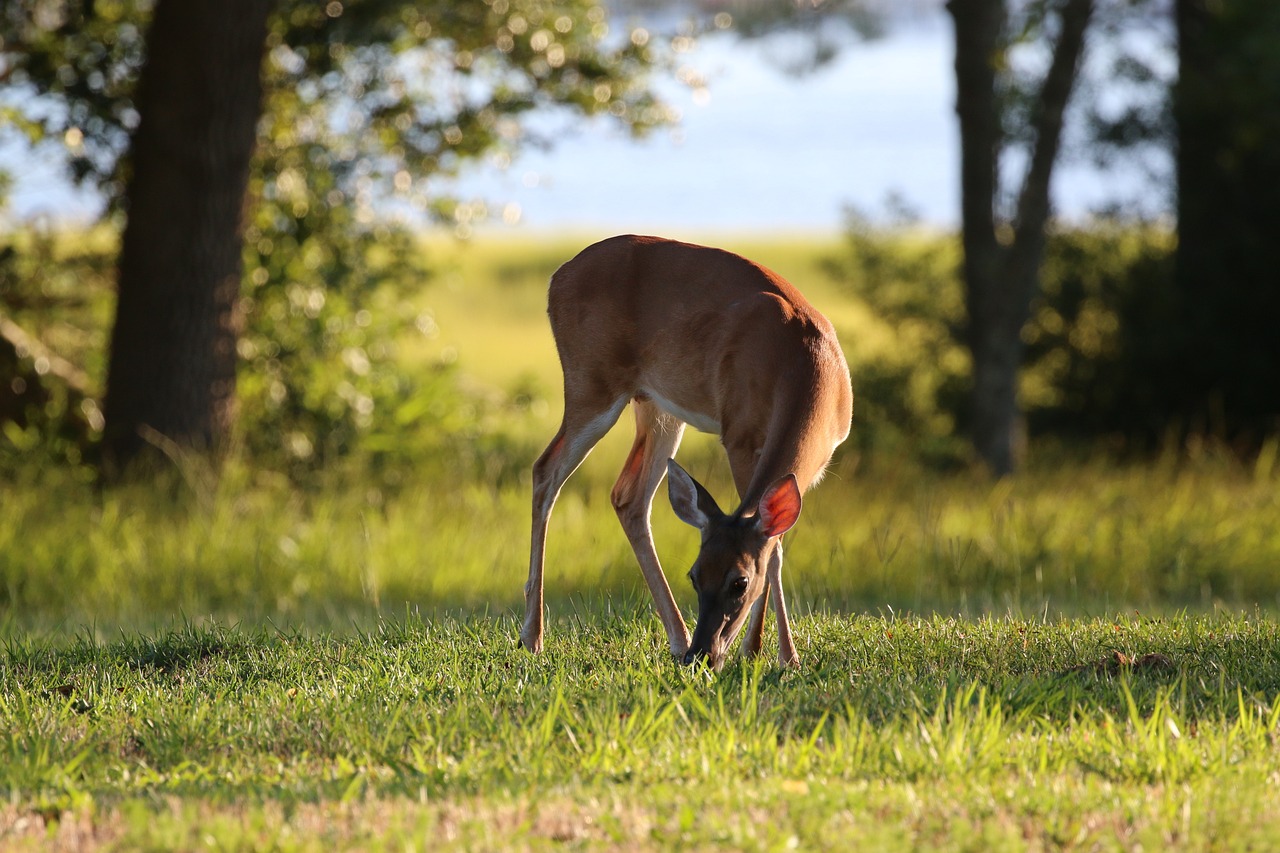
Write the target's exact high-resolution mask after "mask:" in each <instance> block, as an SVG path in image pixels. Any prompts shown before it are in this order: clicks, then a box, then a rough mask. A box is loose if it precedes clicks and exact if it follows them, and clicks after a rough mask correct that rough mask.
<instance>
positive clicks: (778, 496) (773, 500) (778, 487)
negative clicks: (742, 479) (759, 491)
mask: <svg viewBox="0 0 1280 853" xmlns="http://www.w3.org/2000/svg"><path fill="white" fill-rule="evenodd" d="M759 512H760V526H761V527H762V528H763V529H764V533H765V535H766V536H768V537H770V538H772V537H774V536H781V535H782V534H784V533H786V532H787V531H788V530H790V529H791V527H792V525H794V524H795V523H796V521H797V520H798V519H799V518H800V487H799V486H798V485H796V478H795V477H793V476H788V477H785V478H783V479H782V480H780V481H778V482H777V483H776V484H774V485H773V486H772V487H771V488H770V489H769V491H767V492H765V493H764V497H762V498H761V499H760V510H759Z"/></svg>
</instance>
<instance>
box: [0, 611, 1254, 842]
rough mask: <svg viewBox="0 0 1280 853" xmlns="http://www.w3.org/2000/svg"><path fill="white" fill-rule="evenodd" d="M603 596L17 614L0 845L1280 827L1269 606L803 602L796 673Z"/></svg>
mask: <svg viewBox="0 0 1280 853" xmlns="http://www.w3.org/2000/svg"><path fill="white" fill-rule="evenodd" d="M605 611H606V607H605V606H604V605H603V604H598V605H596V606H594V607H589V608H584V609H583V610H580V611H579V612H578V613H577V614H576V615H573V616H568V615H566V616H563V617H561V618H558V619H555V620H553V622H552V623H551V624H550V626H549V628H550V633H549V637H548V647H547V650H546V652H545V653H544V654H543V655H541V656H539V657H533V656H531V655H528V654H527V653H525V652H523V651H521V650H519V649H517V648H515V647H514V643H513V638H514V636H515V632H516V625H515V623H514V621H512V620H510V619H494V618H486V617H465V618H461V619H450V618H444V619H433V620H426V621H422V620H418V619H417V618H408V619H400V620H394V621H390V622H386V623H383V624H380V625H378V626H376V627H374V628H373V629H371V630H369V631H367V632H344V633H342V634H331V633H324V632H314V631H307V630H295V629H286V630H272V629H263V630H258V629H240V628H223V627H213V626H196V625H183V626H180V627H177V628H175V629H171V630H165V631H160V632H156V633H150V634H146V635H139V634H125V635H123V636H120V637H118V638H116V639H114V640H111V641H109V642H98V641H96V640H93V639H90V638H87V637H84V636H81V637H79V638H77V639H68V638H66V637H58V638H55V639H48V638H40V637H32V636H29V635H28V636H23V637H14V638H11V639H10V640H9V642H8V644H7V647H6V648H5V650H4V653H3V656H2V657H0V679H2V683H3V685H4V688H3V691H2V692H0V731H3V732H4V735H3V737H2V738H0V785H3V787H4V790H6V791H7V792H8V797H7V801H6V803H4V804H3V805H0V846H3V847H5V848H18V849H21V848H23V847H27V848H31V849H35V848H39V847H43V846H45V845H48V844H54V845H57V846H63V845H65V846H69V847H70V846H75V847H84V848H90V849H93V848H101V849H174V848H177V849H196V848H201V849H204V848H213V849H228V848H237V849H239V848H246V847H250V848H269V849H335V848H336V849H346V848H351V847H356V848H360V849H434V848H436V847H440V846H454V847H459V848H465V849H476V848H479V849H498V848H515V849H528V848H530V847H534V848H540V847H550V846H558V844H560V843H569V844H571V845H573V846H574V847H604V848H621V849H646V848H669V847H684V848H694V849H707V848H714V847H729V848H735V849H780V848H797V847H798V848H799V849H868V850H872V849H885V848H886V847H890V848H899V849H901V848H909V847H918V848H925V849H943V850H975V849H984V850H986V849H1024V848H1028V847H1029V848H1032V849H1044V848H1067V849H1138V848H1140V847H1141V848H1143V849H1166V848H1168V847H1170V846H1177V847H1178V848H1180V849H1248V848H1249V847H1250V846H1252V848H1253V849H1259V848H1260V847H1261V846H1265V845H1266V844H1268V843H1270V841H1271V839H1272V838H1273V836H1271V835H1270V832H1271V829H1270V828H1269V823H1270V821H1271V819H1272V818H1273V817H1274V814H1275V813H1276V809H1277V808H1278V807H1280V789H1278V788H1277V787H1276V785H1275V784H1274V779H1275V778H1276V774H1277V773H1278V772H1280V753H1278V752H1277V748H1276V746H1275V730H1276V722H1277V717H1278V716H1280V704H1276V703H1275V702H1274V697H1275V695H1276V692H1277V690H1280V629H1278V628H1277V626H1276V624H1275V623H1274V622H1273V621H1272V620H1269V619H1263V618H1259V617H1257V616H1249V617H1243V616H1240V617H1189V616H1175V617H1170V618H1164V619H1148V618H1142V617H1123V616H1122V617H1116V618H1106V619H1102V618H1099V619H1084V620H1050V621H1048V622H1043V621H1040V620H1035V619H1006V618H996V619H989V618H983V619H974V620H957V619H947V618H941V617H937V618H930V619H920V618H901V619H899V618H891V617H890V618H884V617H867V616H845V615H835V614H820V615H812V616H808V617H806V618H803V619H801V620H800V622H799V625H798V634H799V639H800V644H801V647H802V649H803V650H804V652H805V655H806V657H805V664H804V666H803V668H801V669H800V670H798V671H788V672H780V671H779V670H777V669H776V667H775V666H773V665H772V664H769V663H748V662H740V661H735V662H733V663H731V664H730V665H729V666H728V667H726V669H725V670H724V671H723V672H722V673H720V674H719V675H718V676H712V675H710V674H708V673H707V672H705V671H703V670H692V669H685V668H681V667H677V666H676V665H675V664H674V663H673V662H672V660H671V659H670V658H669V657H668V655H667V654H666V653H665V652H664V651H663V650H662V647H663V645H664V644H663V643H662V641H661V636H660V627H659V625H658V623H657V620H656V619H655V618H653V617H652V616H650V615H649V614H648V613H647V612H646V611H644V610H638V611H637V610H633V609H632V608H630V607H623V608H621V609H620V610H618V611H617V612H614V613H607V612H605ZM1125 661H1137V663H1136V664H1133V665H1126V664H1125ZM1225 792H1229V795H1227V794H1226V793H1225Z"/></svg>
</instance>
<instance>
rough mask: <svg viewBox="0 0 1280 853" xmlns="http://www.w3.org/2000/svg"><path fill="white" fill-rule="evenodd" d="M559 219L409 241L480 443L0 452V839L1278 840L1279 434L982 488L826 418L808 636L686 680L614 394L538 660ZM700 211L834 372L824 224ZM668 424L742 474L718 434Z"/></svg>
mask: <svg viewBox="0 0 1280 853" xmlns="http://www.w3.org/2000/svg"><path fill="white" fill-rule="evenodd" d="M585 242H587V240H585V239H583V240H575V239H571V238H563V237H558V238H556V239H555V240H553V241H546V242H542V241H537V240H534V239H533V238H521V239H520V240H515V239H505V240H502V241H496V240H493V239H491V238H489V239H479V240H477V241H475V242H473V243H472V244H470V245H467V246H458V245H455V244H451V243H447V242H444V241H428V242H427V244H426V245H425V251H427V252H428V253H429V256H430V257H432V258H434V259H435V260H434V265H435V267H436V269H437V270H438V274H437V275H436V276H435V277H434V278H432V279H431V280H430V281H427V282H424V284H423V288H422V293H421V300H422V306H423V311H424V312H429V316H430V318H431V323H429V324H425V326H426V327H427V328H429V329H430V332H431V333H430V334H429V335H415V336H412V337H407V338H406V341H405V342H404V344H403V346H402V353H403V357H404V358H405V359H407V360H408V362H410V363H411V364H414V365H421V366H422V367H423V369H425V368H426V367H427V366H429V365H432V364H437V363H442V362H443V363H449V364H454V365H455V367H456V370H457V371H458V373H459V375H460V377H461V378H462V380H463V381H464V382H465V383H466V384H467V385H468V387H469V388H470V390H471V391H472V392H473V393H474V394H475V395H476V397H477V398H478V399H490V400H491V401H492V403H491V404H490V405H487V406H484V407H482V415H483V418H484V430H483V435H482V436H481V438H482V439H483V443H484V447H486V448H488V449H490V450H491V451H492V453H491V457H484V456H476V457H474V458H471V457H468V459H466V460H465V461H463V462H459V461H457V460H436V461H434V462H431V461H428V462H426V463H424V464H422V465H421V466H420V467H415V468H413V469H412V470H405V471H399V472H396V474H397V476H396V477H395V478H394V486H389V485H388V480H387V479H386V478H385V477H383V478H381V479H375V478H373V477H372V476H369V477H368V478H362V475H361V472H360V471H359V469H358V467H357V468H356V469H355V470H353V469H352V466H351V465H350V464H348V465H346V467H344V468H343V469H342V470H340V471H334V472H333V473H332V476H328V477H326V476H320V477H318V478H315V479H313V480H310V481H308V483H307V484H306V485H305V486H300V485H298V484H297V483H293V482H291V481H289V480H288V479H287V478H285V477H283V476H280V475H277V474H272V473H270V472H268V471H266V470H262V469H260V468H255V467H253V466H251V465H249V464H246V463H244V462H243V461H233V462H232V464H231V465H230V466H229V467H228V469H227V470H226V472H225V474H224V475H223V477H222V478H221V480H220V481H217V482H215V481H213V480H211V479H208V478H206V477H204V476H203V475H202V474H201V472H200V471H199V470H198V469H197V468H193V469H190V470H187V471H186V472H185V476H186V482H185V484H184V485H183V486H182V487H180V488H179V487H175V486H174V485H173V484H166V485H164V486H162V487H142V486H134V487H130V488H126V489H119V490H114V491H108V492H105V493H100V492H98V491H97V490H96V489H94V488H93V487H92V485H89V484H86V483H84V482H82V480H81V478H80V477H78V476H77V475H76V473H75V472H74V471H64V470H59V469H41V470H36V469H33V470H31V471H30V472H28V473H27V474H26V475H25V476H18V477H16V478H14V479H12V480H11V481H8V482H0V608H2V609H0V639H2V640H3V643H4V646H3V649H2V650H0V733H3V734H2V735H0V791H3V792H4V793H5V798H4V799H3V800H2V801H0V848H4V849H40V848H44V847H48V846H56V847H59V848H71V849H122V850H123V849H129V850H133V849H195V848H206V847H211V848H235V849H243V848H253V849H259V848H268V849H322V848H328V849H334V848H336V849H347V848H358V849H384V848H387V849H390V848H395V849H435V848H437V847H447V846H452V847H458V848H464V849H508V848H514V849H528V848H545V847H559V846H562V845H569V846H572V847H575V848H605V849H650V848H662V849H665V848H671V847H681V848H694V849H710V848H721V847H723V848H731V849H787V848H798V849H857V848H861V849H885V848H890V849H893V848H899V849H901V848H925V849H944V850H987V849H1026V848H1031V849H1060V848H1066V849H1139V848H1144V849H1153V848H1167V847H1171V846H1173V847H1177V848H1180V849H1261V848H1265V847H1267V846H1269V844H1271V843H1272V842H1271V836H1270V834H1269V825H1268V824H1269V822H1270V819H1271V818H1272V816H1274V815H1275V814H1276V813H1277V808H1280V794H1278V793H1277V791H1280V787H1277V785H1276V780H1277V779H1280V753H1278V752H1277V747H1276V745H1275V737H1276V731H1277V730H1276V726H1277V723H1278V721H1280V701H1277V697H1278V696H1280V625H1278V624H1277V622H1276V620H1275V618H1274V614H1275V611H1276V608H1277V604H1278V603H1280V598H1278V596H1280V571H1278V570H1280V497H1278V495H1280V491H1278V490H1277V484H1278V482H1280V470H1277V467H1276V465H1275V461H1276V448H1275V445H1274V444H1273V445H1269V446H1268V447H1269V450H1264V452H1263V453H1262V454H1261V455H1260V456H1259V457H1257V458H1256V459H1254V460H1251V461H1250V462H1248V463H1242V462H1240V461H1239V460H1237V459H1236V458H1235V457H1233V456H1231V455H1230V454H1227V453H1225V452H1223V451H1222V450H1221V449H1219V448H1217V447H1215V446H1214V445H1213V444H1212V443H1211V442H1210V443H1203V444H1194V445H1189V446H1179V447H1176V448H1170V449H1169V450H1167V451H1166V452H1165V453H1163V454H1160V455H1158V456H1157V457H1156V458H1153V459H1150V460H1147V461H1132V460H1130V461H1117V460H1116V459H1114V458H1112V457H1111V456H1108V455H1107V454H1105V453H1103V452H1100V451H1098V452H1094V451H1081V450H1078V449H1070V448H1062V447H1057V448H1054V447H1034V448H1033V454H1032V458H1031V462H1030V464H1029V466H1028V467H1027V469H1026V470H1025V471H1024V472H1022V473H1021V474H1020V475H1019V476H1018V477H1016V478H1014V479H1012V480H1008V481H1004V482H998V483H997V482H992V481H990V480H988V479H986V478H985V477H983V476H982V475H981V474H979V473H976V472H973V471H969V470H966V469H955V468H951V469H947V470H938V469H934V468H930V467H928V466H925V465H923V464H921V463H920V462H918V461H917V460H915V459H913V458H911V457H910V456H909V455H908V454H900V455H894V454H870V453H867V452H865V451H862V450H859V449H857V447H855V446H854V445H853V443H851V445H850V447H849V448H848V449H846V450H845V451H844V452H843V453H842V454H841V455H839V456H838V458H837V460H836V461H835V464H834V465H833V467H832V471H831V474H830V475H829V476H828V478H827V479H826V480H825V481H824V482H823V483H822V484H821V485H820V486H819V487H818V489H816V490H815V491H814V492H812V493H811V495H810V497H809V498H807V499H806V504H805V510H804V515H803V517H802V518H801V520H800V523H799V525H798V527H797V529H796V531H795V532H794V533H792V534H789V538H788V552H787V568H786V577H787V583H788V592H789V600H790V602H791V606H792V608H793V612H794V613H795V614H796V616H797V625H796V630H797V643H798V647H799V651H800V654H801V656H802V659H803V665H802V667H801V668H800V669H798V670H794V671H781V670H779V669H778V668H777V667H776V665H775V664H774V663H773V662H772V661H771V659H770V655H771V654H772V651H773V649H774V648H775V645H774V641H773V638H772V637H770V636H769V634H768V633H766V645H765V650H766V655H765V656H764V658H763V659H762V660H761V661H751V662H744V661H739V660H737V659H734V660H733V661H732V662H731V663H730V664H729V665H728V666H727V667H726V669H725V670H724V671H722V672H721V673H719V674H717V675H711V674H708V673H706V672H704V671H701V670H690V669H685V668H681V667H678V666H676V665H675V664H674V663H673V661H672V660H671V659H670V657H669V655H668V654H667V653H666V651H665V643H664V642H663V641H662V639H661V627H660V625H659V624H658V621H657V619H656V617H655V616H654V615H653V612H652V608H651V606H650V604H649V601H648V597H647V593H646V592H645V591H644V589H643V583H642V581H641V580H640V577H639V572H638V571H637V570H636V568H635V566H634V562H633V558H632V556H631V554H630V551H629V548H628V547H627V545H626V541H625V538H624V537H623V535H622V533H621V531H620V529H619V528H618V525H617V522H616V519H615V518H614V516H613V512H612V510H611V508H610V505H609V499H608V490H609V486H610V485H611V483H612V481H613V477H614V475H615V473H616V471H617V468H618V467H619V466H620V465H621V462H622V458H623V456H624V454H625V450H626V446H627V444H628V442H629V441H630V436H629V434H628V432H629V425H628V424H627V423H626V420H627V419H626V418H625V417H624V419H623V421H624V422H623V424H622V425H621V426H620V427H619V428H618V429H616V430H615V431H614V433H612V434H611V435H610V436H608V437H607V438H606V440H605V441H604V442H602V444H601V446H600V447H599V448H598V450H597V451H596V453H595V454H594V455H593V456H592V457H591V458H590V459H588V461H587V463H586V464H585V465H584V467H583V470H582V471H580V472H579V473H578V474H576V475H575V477H574V478H573V479H572V480H571V481H570V483H569V485H568V486H567V487H566V489H565V492H564V494H563V495H562V497H561V500H560V502H559V503H558V505H557V508H556V513H555V515H554V516H553V519H552V526H551V536H550V542H549V550H548V574H547V593H548V604H549V608H550V611H551V617H550V621H549V623H548V636H547V649H546V652H545V653H544V654H543V655H541V656H539V657H536V658H535V657H532V656H530V655H528V654H526V653H524V652H522V651H521V650H519V649H517V648H515V642H514V641H515V636H516V625H517V621H516V614H517V613H518V612H519V611H520V610H521V608H522V600H521V585H522V583H523V580H524V573H525V570H526V561H527V553H526V552H527V547H528V545H527V537H528V520H527V519H528V513H529V508H528V501H529V494H528V492H529V486H528V474H527V470H528V465H529V463H531V462H532V459H533V458H534V457H535V456H536V454H537V453H538V452H539V451H540V450H541V447H542V445H543V443H545V442H546V440H547V439H548V438H549V437H550V436H551V435H552V433H553V432H554V430H555V426H556V423H557V420H558V418H559V390H558V370H557V366H556V362H555V355H554V349H553V346H552V342H551V339H550V335H549V333H548V331H547V328H546V323H545V316H544V314H543V309H544V303H543V298H544V294H545V291H544V285H545V280H546V276H547V275H548V274H549V273H550V271H551V270H552V269H554V268H555V266H556V265H558V263H560V262H562V261H563V260H564V259H565V258H567V257H568V256H570V255H571V254H572V253H573V251H574V247H576V246H580V245H582V244H585ZM720 242H723V243H725V244H726V245H729V246H730V247H731V248H736V249H738V250H740V251H743V252H744V253H746V254H749V255H751V256H753V257H756V258H758V259H759V260H761V261H763V262H764V263H766V264H768V265H770V266H772V267H774V268H776V269H778V270H779V271H781V272H783V273H784V274H785V275H787V276H788V277H789V278H791V279H792V280H793V281H795V282H796V283H797V284H798V285H799V286H800V287H801V288H802V289H803V290H805V291H806V293H808V294H809V295H810V296H811V298H812V299H813V300H814V301H815V302H816V303H817V304H818V305H819V306H820V307H821V308H822V309H823V310H824V311H825V312H826V313H827V314H828V315H829V316H830V317H831V318H832V319H833V321H834V322H835V323H836V325H837V328H838V329H839V331H840V333H841V336H842V340H843V341H844V342H845V345H846V347H847V349H848V350H849V352H850V361H851V365H852V366H853V369H854V376H855V391H856V390H857V372H858V363H859V358H860V357H861V355H860V354H861V353H864V352H866V351H867V350H866V349H865V348H874V347H880V346H885V345H888V344H887V342H892V339H893V330H892V329H891V328H888V327H887V326H886V325H885V324H884V323H881V322H879V321H877V320H876V319H875V318H874V317H873V316H871V315H870V314H869V313H868V311H867V310H866V308H865V307H864V306H862V305H861V304H860V303H859V302H857V300H855V299H852V298H849V297H848V295H847V294H845V293H843V292H842V291H841V290H840V289H839V288H838V287H837V286H835V285H834V284H833V283H832V282H830V281H829V280H827V279H826V278H825V277H824V276H823V274H822V273H821V263H820V262H821V259H822V258H823V257H824V256H826V255H827V254H829V253H831V252H834V251H836V244H835V241H834V240H832V241H822V240H816V239H809V240H800V239H784V238H774V239H771V240H759V241H751V240H737V241H729V240H724V241H720ZM478 411H480V410H478ZM856 418H857V411H856V406H855V429H856V428H857V427H856ZM680 458H681V460H682V462H684V463H685V464H686V467H688V468H689V470H690V471H691V473H693V474H694V475H695V476H697V477H698V478H699V479H700V480H703V482H706V483H707V484H708V486H709V487H710V488H711V489H712V491H713V492H714V493H715V494H716V495H717V497H719V498H721V500H722V502H727V501H728V494H729V491H730V489H729V484H728V479H727V471H726V466H725V464H724V461H723V458H722V454H720V452H719V450H718V448H717V447H716V445H715V442H714V440H713V439H711V438H709V437H706V436H696V435H691V436H690V437H689V438H688V439H686V442H685V445H684V446H683V447H682V449H681V452H680ZM486 460H488V461H486ZM654 528H655V536H656V539H657V544H658V550H659V553H660V554H661V555H662V558H663V561H664V566H665V567H666V568H667V570H668V573H669V575H670V577H671V578H672V579H673V588H674V590H675V593H676V596H677V599H678V600H679V601H681V603H682V604H684V605H685V606H686V608H688V607H690V606H691V605H692V604H693V596H692V594H691V592H690V591H689V590H688V588H687V584H685V583H684V582H683V573H684V570H685V568H686V567H687V565H688V563H689V562H690V561H691V559H692V557H693V555H694V553H695V552H696V548H697V537H696V533H694V532H693V531H692V530H691V529H689V528H687V527H685V526H684V525H683V524H681V523H680V522H679V521H678V520H676V519H675V518H674V516H673V515H672V514H671V512H670V510H669V509H668V508H667V507H666V504H665V500H662V499H660V500H659V502H658V504H657V505H655V512H654ZM686 613H687V614H688V611H686ZM770 626H771V623H770ZM1224 792H1230V796H1224Z"/></svg>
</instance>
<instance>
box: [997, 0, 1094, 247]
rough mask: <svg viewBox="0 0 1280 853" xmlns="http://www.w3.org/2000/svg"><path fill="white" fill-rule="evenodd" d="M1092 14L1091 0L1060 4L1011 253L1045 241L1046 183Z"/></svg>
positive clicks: (1047, 193)
mask: <svg viewBox="0 0 1280 853" xmlns="http://www.w3.org/2000/svg"><path fill="white" fill-rule="evenodd" d="M1092 13H1093V0H1065V2H1063V4H1062V12H1061V14H1060V16H1059V20H1060V24H1061V31H1060V32H1059V33H1058V41H1057V44H1055V45H1054V49H1053V61H1052V62H1051V63H1050V65H1049V71H1048V73H1047V74H1046V75H1045V78H1044V84H1043V85H1042V86H1041V88H1040V97H1039V98H1038V103H1039V110H1038V112H1037V113H1036V115H1035V117H1034V120H1033V123H1032V129H1033V131H1034V139H1035V141H1034V143H1033V147H1032V150H1031V158H1030V161H1029V163H1028V165H1027V172H1026V175H1025V177H1024V178H1023V181H1022V190H1021V192H1020V193H1019V195H1018V208H1017V211H1016V215H1015V220H1014V221H1015V225H1014V229H1015V230H1014V245H1015V251H1017V250H1019V249H1020V250H1022V251H1030V252H1031V255H1032V256H1033V257H1038V255H1039V252H1038V251H1035V250H1033V248H1032V247H1038V243H1040V242H1042V241H1043V240H1044V226H1045V222H1046V220H1047V219H1048V218H1049V181H1050V179H1051V178H1052V176H1053V165H1054V162H1055V161H1056V160H1057V157H1058V148H1059V147H1060V146H1061V143H1062V123H1063V114H1064V113H1065V112H1066V108H1067V102H1068V101H1069V100H1070V98H1071V89H1072V86H1073V85H1074V84H1075V80H1076V68H1077V66H1078V65H1079V62H1080V55H1081V54H1082V53H1083V52H1084V33H1085V29H1086V28H1087V27H1088V25H1089V17H1090V15H1091V14H1092Z"/></svg>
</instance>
